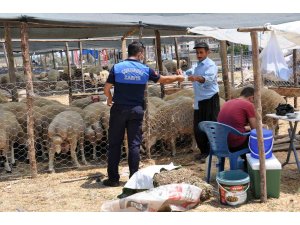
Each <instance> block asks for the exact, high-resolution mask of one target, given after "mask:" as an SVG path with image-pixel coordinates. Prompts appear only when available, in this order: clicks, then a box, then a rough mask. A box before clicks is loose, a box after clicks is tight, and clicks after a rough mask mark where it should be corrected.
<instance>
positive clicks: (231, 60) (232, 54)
mask: <svg viewBox="0 0 300 225" xmlns="http://www.w3.org/2000/svg"><path fill="white" fill-rule="evenodd" d="M230 64H231V65H230V71H231V72H230V77H231V86H232V87H234V43H231V54H230Z"/></svg>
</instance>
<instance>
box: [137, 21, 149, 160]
mask: <svg viewBox="0 0 300 225" xmlns="http://www.w3.org/2000/svg"><path fill="white" fill-rule="evenodd" d="M139 24H140V29H139V42H142V39H143V25H142V21H139ZM144 63H145V61H144ZM144 99H145V100H144V101H145V103H144V110H145V125H146V151H147V157H148V158H149V159H150V158H151V152H150V147H149V142H150V118H149V100H148V82H147V84H146V88H145V91H144Z"/></svg>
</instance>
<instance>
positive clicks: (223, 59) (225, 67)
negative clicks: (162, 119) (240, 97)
mask: <svg viewBox="0 0 300 225" xmlns="http://www.w3.org/2000/svg"><path fill="white" fill-rule="evenodd" d="M220 57H221V62H222V79H223V84H224V93H225V100H226V101H228V100H230V99H231V89H230V84H229V79H228V63H227V44H226V41H220Z"/></svg>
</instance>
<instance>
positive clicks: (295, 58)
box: [293, 49, 298, 109]
mask: <svg viewBox="0 0 300 225" xmlns="http://www.w3.org/2000/svg"><path fill="white" fill-rule="evenodd" d="M293 73H294V86H295V87H298V78H297V49H293ZM297 100H298V98H297V97H294V108H295V109H296V108H297V107H298V102H297Z"/></svg>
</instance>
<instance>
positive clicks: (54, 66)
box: [52, 50, 56, 69]
mask: <svg viewBox="0 0 300 225" xmlns="http://www.w3.org/2000/svg"><path fill="white" fill-rule="evenodd" d="M52 60H53V68H54V69H56V65H55V57H54V51H53V50H52Z"/></svg>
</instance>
